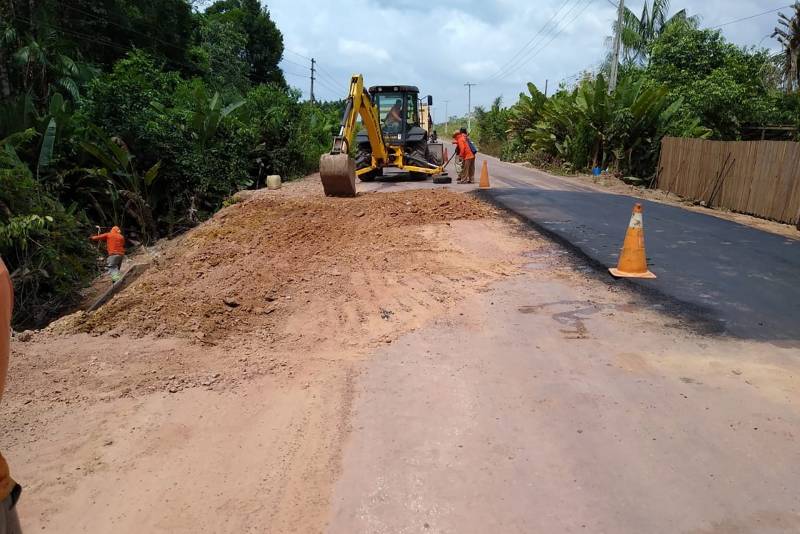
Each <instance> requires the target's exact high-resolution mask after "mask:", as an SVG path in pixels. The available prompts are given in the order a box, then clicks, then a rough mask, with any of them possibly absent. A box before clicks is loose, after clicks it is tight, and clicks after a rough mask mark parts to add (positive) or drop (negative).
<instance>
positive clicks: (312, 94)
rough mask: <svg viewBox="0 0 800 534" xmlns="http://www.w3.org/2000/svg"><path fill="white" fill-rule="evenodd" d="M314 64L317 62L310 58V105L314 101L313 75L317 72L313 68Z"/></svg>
mask: <svg viewBox="0 0 800 534" xmlns="http://www.w3.org/2000/svg"><path fill="white" fill-rule="evenodd" d="M316 63H317V61H316V60H315V59H314V58H313V57H312V58H311V103H312V104H313V103H314V100H315V99H314V80H316V78H315V77H314V75H315V74H316V73H317V71H316V69H315V68H314V66H315V65H316Z"/></svg>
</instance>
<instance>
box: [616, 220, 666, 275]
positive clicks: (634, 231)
mask: <svg viewBox="0 0 800 534" xmlns="http://www.w3.org/2000/svg"><path fill="white" fill-rule="evenodd" d="M609 271H610V272H611V274H612V275H614V276H616V277H619V278H655V277H656V275H654V274H653V273H651V272H650V271H648V270H647V255H646V254H645V252H644V220H643V218H642V205H641V204H636V205H635V206H634V207H633V215H631V222H630V223H629V224H628V231H627V232H626V233H625V242H624V243H623V244H622V252H621V253H620V255H619V265H617V267H616V268H613V267H612V268H611V269H609Z"/></svg>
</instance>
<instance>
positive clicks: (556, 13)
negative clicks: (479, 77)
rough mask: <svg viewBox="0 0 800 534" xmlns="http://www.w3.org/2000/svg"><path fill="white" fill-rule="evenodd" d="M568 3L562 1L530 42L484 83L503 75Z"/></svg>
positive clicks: (566, 0)
mask: <svg viewBox="0 0 800 534" xmlns="http://www.w3.org/2000/svg"><path fill="white" fill-rule="evenodd" d="M570 1H571V0H564V2H563V3H562V4H561V5H560V6H559V8H558V9H557V10H556V12H555V13H553V15H552V16H551V17H550V18H549V19H548V20H547V22H545V23H544V25H542V27H541V28H539V31H538V32H536V34H534V36H533V37H532V38H531V40H530V41H528V42H527V43H525V44H524V45H523V46H522V48H520V49H519V50H518V51H517V53H516V54H514V55H513V56H512V57H511V59H509V60H508V61H507V62H506V63H505V64H504V65H503V66H502V67H500V69H499V70H498V71H497V72H496V73H495V74H493V75H492V76H489V78H487V79H486V80H485V81H490V80H492V79H494V78H496V77H499V76H502V73H503V71H504V70H505V69H506V68H507V67H508V66H509V65H510V64H511V63H513V62H514V60H515V59H516V58H517V57H519V56H520V54H522V53H523V52H524V51H525V49H526V48H528V46H530V44H531V43H533V41H535V40H536V39H537V38H538V37H539V36H540V35H541V34H542V32H543V31H544V29H545V28H546V27H547V26H548V25H549V24H550V23H551V22H552V21H553V19H554V18H556V16H558V14H559V13H560V12H561V10H562V9H564V6H566V5H567V4H568V3H569V2H570Z"/></svg>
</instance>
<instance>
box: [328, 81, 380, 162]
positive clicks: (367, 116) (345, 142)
mask: <svg viewBox="0 0 800 534" xmlns="http://www.w3.org/2000/svg"><path fill="white" fill-rule="evenodd" d="M359 116H360V117H361V122H362V124H363V126H364V129H365V130H366V132H367V137H369V144H370V146H371V147H372V157H373V158H375V160H376V162H378V164H383V163H384V162H385V161H386V159H387V158H388V157H389V155H388V151H387V150H386V144H385V143H384V141H383V133H382V132H381V120H380V116H379V115H378V108H377V106H375V104H374V103H373V102H372V98H371V97H370V95H369V93H368V92H367V90H366V89H364V78H363V76H361V75H360V74H356V75H353V76H352V77H351V78H350V94H349V95H348V96H347V105H346V107H345V110H344V116H343V117H342V124H341V128H340V130H339V135H337V136H336V138H334V141H333V150H331V154H342V153H349V151H350V141H351V140H352V139H353V136H354V134H355V133H356V121H357V120H358V117H359Z"/></svg>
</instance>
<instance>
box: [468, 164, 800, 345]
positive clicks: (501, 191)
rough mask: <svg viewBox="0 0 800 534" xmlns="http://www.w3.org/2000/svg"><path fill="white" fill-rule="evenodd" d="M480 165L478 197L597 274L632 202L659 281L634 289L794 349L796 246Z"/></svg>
mask: <svg viewBox="0 0 800 534" xmlns="http://www.w3.org/2000/svg"><path fill="white" fill-rule="evenodd" d="M487 159H488V160H489V166H490V175H491V177H492V186H493V187H492V189H490V190H488V191H485V192H484V194H486V195H487V196H488V197H489V198H490V199H491V200H493V201H494V202H496V203H497V204H499V205H501V206H503V207H505V208H507V209H508V210H510V211H512V212H514V213H516V214H517V215H519V216H521V217H523V218H525V219H527V220H528V221H530V222H531V223H532V224H533V225H534V226H535V227H538V228H539V229H541V230H543V231H544V232H545V233H548V234H550V235H551V236H553V237H555V238H556V239H558V240H559V241H561V242H563V243H564V244H566V245H567V246H569V247H572V248H574V249H575V250H577V251H578V252H579V253H581V254H583V255H585V256H586V257H587V258H588V259H589V260H591V261H592V262H594V263H595V264H596V265H597V266H598V267H601V266H602V267H611V266H615V265H616V263H617V259H618V254H619V249H620V247H621V245H622V241H623V238H624V236H625V231H626V228H627V225H628V221H629V219H630V214H631V209H632V207H633V205H634V204H635V203H636V202H640V203H641V204H642V205H643V206H644V227H645V241H646V248H647V256H648V261H649V264H650V268H651V270H652V271H653V272H654V273H655V274H656V275H657V276H658V279H656V280H636V281H634V282H632V283H633V284H635V285H636V286H638V287H640V288H643V289H645V290H646V292H647V293H650V294H651V295H656V296H662V297H666V300H668V301H670V302H672V303H674V304H677V305H678V306H679V307H683V308H684V309H685V311H687V313H689V314H690V316H692V317H695V318H696V319H697V320H698V321H700V322H703V323H705V325H704V326H705V327H706V328H709V327H710V328H711V329H712V330H714V331H718V332H720V333H726V334H728V335H732V336H735V337H739V338H744V339H754V340H761V341H771V342H775V343H777V344H779V345H795V344H798V343H800V241H798V240H794V239H789V238H786V237H781V236H778V235H775V234H771V233H767V232H763V231H760V230H756V229H753V228H750V227H748V226H743V225H741V224H738V223H735V222H731V221H727V220H724V219H720V218H718V217H713V216H710V215H704V214H702V213H697V212H693V211H688V210H685V209H681V208H679V207H675V206H670V205H666V204H660V203H655V202H649V201H646V200H640V199H636V198H633V197H628V196H625V195H617V194H609V193H605V192H602V191H598V190H596V189H594V188H591V187H582V186H579V185H575V184H574V183H571V182H569V181H566V180H561V179H559V178H556V177H552V176H549V175H546V174H544V173H541V172H538V171H535V170H533V169H527V168H524V167H520V166H517V165H511V164H506V163H502V162H500V161H498V160H495V159H493V158H487ZM609 279H610V280H609V281H610V282H612V280H613V279H611V277H610V275H609ZM612 283H619V284H621V285H623V284H627V283H628V282H624V281H617V282H612Z"/></svg>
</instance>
